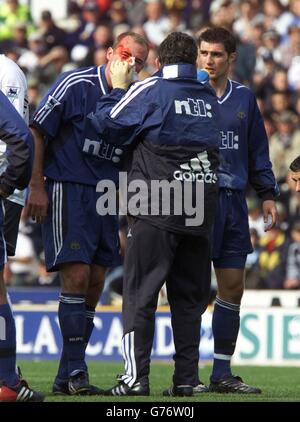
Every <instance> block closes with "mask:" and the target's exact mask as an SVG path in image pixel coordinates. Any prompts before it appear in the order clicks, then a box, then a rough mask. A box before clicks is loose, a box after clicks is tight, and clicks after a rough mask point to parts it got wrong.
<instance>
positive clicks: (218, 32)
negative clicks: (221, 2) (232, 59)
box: [199, 26, 236, 55]
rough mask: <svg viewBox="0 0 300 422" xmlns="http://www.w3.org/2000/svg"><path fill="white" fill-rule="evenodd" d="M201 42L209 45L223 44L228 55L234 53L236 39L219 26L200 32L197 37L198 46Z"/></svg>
mask: <svg viewBox="0 0 300 422" xmlns="http://www.w3.org/2000/svg"><path fill="white" fill-rule="evenodd" d="M202 41H204V42H207V43H211V44H212V43H214V44H223V45H224V47H225V51H226V53H227V54H228V55H229V54H232V53H235V52H236V39H235V37H234V35H233V34H232V33H231V32H230V31H228V30H227V29H225V28H222V27H221V26H215V27H212V28H208V29H206V30H205V31H203V32H201V34H200V36H199V46H200V44H201V42H202Z"/></svg>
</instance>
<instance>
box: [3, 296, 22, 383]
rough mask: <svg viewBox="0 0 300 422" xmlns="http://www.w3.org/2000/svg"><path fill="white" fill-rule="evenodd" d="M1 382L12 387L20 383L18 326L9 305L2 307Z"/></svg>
mask: <svg viewBox="0 0 300 422" xmlns="http://www.w3.org/2000/svg"><path fill="white" fill-rule="evenodd" d="M0 380H1V381H4V382H5V383H6V384H7V385H10V386H14V385H16V384H18V382H19V377H18V375H17V374H16V326H15V320H14V317H13V315H12V311H11V308H10V306H9V305H8V304H4V305H0Z"/></svg>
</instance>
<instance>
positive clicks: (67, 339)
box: [58, 293, 86, 379]
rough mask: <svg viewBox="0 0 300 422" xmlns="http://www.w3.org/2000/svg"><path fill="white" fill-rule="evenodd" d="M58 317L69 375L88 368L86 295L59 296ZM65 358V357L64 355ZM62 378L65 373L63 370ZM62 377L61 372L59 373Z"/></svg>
mask: <svg viewBox="0 0 300 422" xmlns="http://www.w3.org/2000/svg"><path fill="white" fill-rule="evenodd" d="M58 318H59V324H60V330H61V334H62V337H63V352H62V354H63V353H64V352H65V354H66V358H67V362H68V375H67V378H68V377H69V375H70V374H71V373H72V372H74V371H78V370H83V371H85V370H86V365H85V362H84V355H85V341H84V335H85V329H86V316H85V296H84V295H80V294H70V293H62V294H61V295H60V298H59V307H58ZM64 359H65V357H64ZM61 375H62V378H61V379H64V374H63V373H62V372H61ZM58 376H59V378H60V373H59V374H58Z"/></svg>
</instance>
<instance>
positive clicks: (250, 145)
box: [212, 80, 278, 268]
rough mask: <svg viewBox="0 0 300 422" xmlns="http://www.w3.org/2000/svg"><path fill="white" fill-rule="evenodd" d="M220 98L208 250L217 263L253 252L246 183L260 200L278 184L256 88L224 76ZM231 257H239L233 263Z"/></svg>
mask: <svg viewBox="0 0 300 422" xmlns="http://www.w3.org/2000/svg"><path fill="white" fill-rule="evenodd" d="M218 104H219V111H220V127H221V137H220V146H219V151H220V167H219V170H218V175H219V185H220V193H219V205H218V209H217V214H216V218H215V225H214V239H213V254H212V256H213V259H214V264H215V266H216V267H221V268H224V267H230V268H232V267H235V266H237V267H243V266H244V262H245V258H246V255H247V254H248V253H251V252H252V246H251V240H250V235H249V224H248V209H247V203H246V198H245V189H246V187H247V185H248V183H249V184H250V185H251V186H252V187H253V188H254V189H255V191H256V193H257V194H258V196H259V197H260V198H261V199H262V200H267V199H274V198H275V197H276V196H277V194H278V187H277V184H276V181H275V178H274V174H273V171H272V164H271V162H270V159H269V147H268V139H267V135H266V131H265V127H264V123H263V119H262V116H261V113H260V111H259V109H258V106H257V103H256V99H255V96H254V94H253V93H252V92H251V90H250V89H249V88H247V87H246V86H244V85H241V84H239V83H237V82H235V81H232V80H228V82H227V87H226V90H225V92H224V94H223V96H222V97H220V98H218ZM228 257H230V259H228ZM234 257H242V259H241V260H240V261H239V260H237V263H236V264H235V262H234ZM223 258H224V259H223ZM232 259H233V260H232ZM226 262H228V263H226Z"/></svg>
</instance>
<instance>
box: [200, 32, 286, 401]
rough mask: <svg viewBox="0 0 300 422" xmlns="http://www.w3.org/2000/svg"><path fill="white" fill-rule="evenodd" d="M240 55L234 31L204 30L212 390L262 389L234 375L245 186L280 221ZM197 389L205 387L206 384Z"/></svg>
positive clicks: (245, 236) (270, 218)
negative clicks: (239, 73) (237, 71)
mask: <svg viewBox="0 0 300 422" xmlns="http://www.w3.org/2000/svg"><path fill="white" fill-rule="evenodd" d="M235 58H236V41H235V38H234V36H233V35H232V34H231V33H230V32H229V31H227V30H226V29H224V28H221V27H215V28H209V29H206V30H205V31H203V32H202V33H201V34H200V38H199V63H200V67H202V68H203V69H204V70H206V71H207V72H208V74H209V79H210V84H211V86H212V87H213V88H214V90H215V92H216V94H217V97H218V104H219V110H220V115H221V122H220V123H221V124H220V125H221V141H220V142H221V143H220V167H219V171H218V175H219V178H220V192H219V204H218V209H217V213H216V218H215V224H214V234H213V252H212V258H213V263H214V268H215V272H216V277H217V282H218V292H217V298H216V303H215V307H214V313H213V322H212V330H213V336H214V362H213V370H212V374H211V378H210V386H209V390H210V391H212V392H218V393H242V394H259V393H261V390H260V389H259V388H256V387H251V386H249V385H247V384H245V383H244V382H243V381H242V379H241V378H240V377H238V376H233V375H232V373H231V368H230V360H231V357H232V355H233V353H234V350H235V344H236V340H237V336H238V332H239V325H240V316H239V311H240V302H241V298H242V295H243V291H244V272H245V271H244V270H245V262H246V257H247V254H248V253H250V252H252V246H251V241H250V235H249V225H248V210H247V204H246V199H245V189H246V186H247V184H248V182H249V183H250V184H251V185H252V187H253V188H254V189H255V190H256V193H257V195H258V196H259V198H260V199H261V200H262V208H263V216H264V221H265V230H266V231H268V230H270V229H271V228H272V227H274V225H275V223H276V217H277V213H276V207H275V202H274V199H275V197H276V196H277V194H278V188H277V184H276V181H275V178H274V175H273V172H272V165H271V162H270V159H269V149H268V139H267V135H266V132H265V128H264V123H263V119H262V116H261V114H260V112H259V109H258V106H257V104H256V100H255V97H254V94H253V93H252V92H251V91H250V90H249V88H247V87H245V86H244V85H241V84H239V83H237V82H235V81H232V80H230V79H229V78H228V75H229V71H230V67H231V64H232V63H233V62H234V60H235ZM194 392H199V393H200V392H203V385H202V384H199V386H195V388H194Z"/></svg>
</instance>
